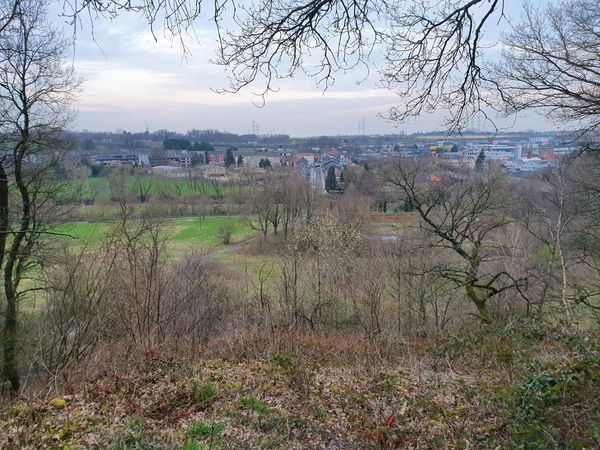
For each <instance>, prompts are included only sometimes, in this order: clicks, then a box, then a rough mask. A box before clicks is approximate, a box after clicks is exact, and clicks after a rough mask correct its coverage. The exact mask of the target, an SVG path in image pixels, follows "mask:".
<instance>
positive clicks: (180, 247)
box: [55, 216, 254, 252]
mask: <svg viewBox="0 0 600 450" xmlns="http://www.w3.org/2000/svg"><path fill="white" fill-rule="evenodd" d="M228 222H230V223H232V224H233V226H234V232H233V238H232V243H236V242H239V241H242V240H244V239H247V238H249V237H250V236H252V235H253V234H254V231H253V230H251V229H250V228H249V226H248V225H247V223H246V221H245V219H244V218H242V217H225V216H219V217H205V218H191V219H188V218H186V219H171V220H166V221H165V234H166V236H167V241H168V245H169V249H171V250H174V251H176V252H177V251H185V250H186V249H192V248H210V247H218V246H222V245H223V244H222V243H221V239H220V238H219V236H218V233H219V228H220V227H221V226H222V225H223V224H225V223H228ZM113 227H114V223H112V222H98V223H91V222H75V223H66V224H62V225H60V226H57V227H56V228H55V231H56V232H58V233H64V234H65V235H68V236H70V237H68V236H66V237H65V239H75V240H76V242H77V243H79V244H84V243H86V244H88V245H92V246H95V245H100V244H101V243H102V242H103V241H104V240H105V239H107V238H108V237H109V236H110V233H111V232H112V230H113Z"/></svg>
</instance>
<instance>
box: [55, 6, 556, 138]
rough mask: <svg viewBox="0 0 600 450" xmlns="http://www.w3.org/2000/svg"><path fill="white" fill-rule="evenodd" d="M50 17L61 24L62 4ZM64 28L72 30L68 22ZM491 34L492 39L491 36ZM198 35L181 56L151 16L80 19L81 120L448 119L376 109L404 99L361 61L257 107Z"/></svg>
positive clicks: (281, 127)
mask: <svg viewBox="0 0 600 450" xmlns="http://www.w3.org/2000/svg"><path fill="white" fill-rule="evenodd" d="M520 3H521V2H520V0H507V5H506V13H507V14H508V16H509V17H510V18H511V19H515V20H516V19H517V18H518V15H519V5H520ZM51 17H52V18H53V19H54V20H56V23H58V24H62V23H63V22H62V20H61V19H60V18H59V17H58V12H57V11H55V10H53V11H52V12H51ZM64 29H65V33H72V32H73V29H72V27H70V26H68V25H65V26H64ZM494 34H497V33H490V35H488V39H492V40H493V39H494V38H495V36H494ZM196 36H197V41H195V40H194V39H188V40H187V43H188V46H189V51H190V54H189V56H188V57H187V59H183V58H182V50H181V47H180V46H179V44H178V42H171V40H170V39H169V38H168V37H165V36H163V35H158V36H157V38H158V40H157V41H155V40H154V38H153V36H152V34H151V32H150V29H149V26H148V24H147V23H145V21H144V20H143V19H142V18H141V17H139V16H137V15H134V14H122V15H120V16H119V17H118V18H117V19H115V20H113V21H110V20H108V19H100V20H95V21H94V26H93V36H92V27H91V26H90V25H89V24H88V23H86V21H83V23H82V28H80V29H78V30H77V41H76V45H75V49H74V51H75V56H74V63H75V69H76V71H77V74H78V75H79V76H81V77H82V78H83V79H84V84H83V91H82V93H81V96H80V101H79V104H78V118H77V121H76V123H75V124H74V128H76V129H80V130H81V129H88V130H106V131H112V130H116V129H125V130H128V131H142V130H144V129H145V127H146V124H148V127H149V129H150V130H151V131H152V130H157V129H161V128H167V129H170V130H175V131H182V132H183V131H186V130H189V129H192V128H197V129H206V128H212V129H219V130H224V131H231V132H236V133H246V132H250V131H252V123H253V121H254V122H255V123H256V124H257V127H258V130H259V132H260V133H261V134H267V133H287V134H290V135H293V136H306V135H320V134H329V135H336V134H357V133H358V131H359V123H361V122H362V120H363V118H364V123H365V132H366V133H367V134H376V133H394V132H399V131H405V132H407V133H410V132H414V131H429V130H435V129H439V127H440V125H441V119H442V117H443V114H442V113H436V114H433V115H430V116H425V117H421V118H419V119H416V120H414V121H412V122H411V123H408V124H400V125H397V124H394V123H390V122H388V121H386V120H384V119H383V118H381V117H379V114H380V113H385V112H386V111H387V110H388V108H390V107H391V106H393V105H396V104H397V103H398V101H399V98H398V97H397V96H396V95H395V94H394V93H393V92H390V91H387V90H385V89H379V88H378V86H377V78H376V77H371V78H369V79H367V80H366V81H365V82H363V83H361V84H357V81H358V80H361V79H362V78H364V73H362V71H363V70H364V69H361V70H357V71H356V72H354V73H350V74H347V75H344V76H337V77H336V79H337V80H336V83H335V85H334V86H333V87H331V88H329V89H328V90H327V91H326V92H323V89H322V88H319V87H318V86H316V83H315V80H314V79H311V78H309V77H302V76H298V77H295V78H294V79H293V80H286V81H285V82H280V83H279V84H278V85H277V87H279V91H278V92H277V93H273V94H271V95H269V97H268V98H267V102H266V104H265V106H264V107H262V108H258V107H256V106H255V103H257V102H258V103H260V102H259V101H258V100H257V99H256V98H255V97H254V96H253V95H252V92H251V90H250V89H249V90H247V91H244V92H242V93H237V94H235V95H234V94H218V93H215V92H214V91H213V90H211V88H212V89H220V88H225V87H227V79H226V77H225V74H224V69H223V68H221V67H218V66H216V65H213V64H211V63H210V59H211V58H214V56H215V34H214V30H213V29H212V28H211V26H210V25H209V24H208V22H204V23H203V22H202V21H199V22H198V24H197V26H196ZM94 39H95V40H94ZM500 124H501V125H502V126H511V125H513V124H514V128H515V129H520V130H522V129H528V128H532V129H553V128H555V127H554V126H553V125H552V124H549V123H546V122H545V121H544V120H543V119H542V118H539V117H527V118H517V119H516V120H515V119H514V118H512V119H511V120H510V121H501V122H500ZM474 125H477V124H474Z"/></svg>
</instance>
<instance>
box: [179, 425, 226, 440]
mask: <svg viewBox="0 0 600 450" xmlns="http://www.w3.org/2000/svg"><path fill="white" fill-rule="evenodd" d="M224 430H225V426H224V425H220V424H210V425H209V424H207V423H204V422H194V423H193V424H192V426H191V427H190V428H189V429H188V431H187V432H186V433H185V435H186V436H187V437H188V438H190V439H204V438H207V437H214V436H218V435H219V434H221V433H222V432H223V431H224Z"/></svg>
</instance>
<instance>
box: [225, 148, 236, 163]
mask: <svg viewBox="0 0 600 450" xmlns="http://www.w3.org/2000/svg"><path fill="white" fill-rule="evenodd" d="M233 165H235V157H234V156H233V150H232V149H231V148H228V149H227V151H226V152H225V167H229V166H233Z"/></svg>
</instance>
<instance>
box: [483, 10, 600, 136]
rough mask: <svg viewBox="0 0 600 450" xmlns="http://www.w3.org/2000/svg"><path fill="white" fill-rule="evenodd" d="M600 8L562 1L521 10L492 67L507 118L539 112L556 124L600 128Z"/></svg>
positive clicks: (590, 128) (589, 128)
mask: <svg viewBox="0 0 600 450" xmlns="http://www.w3.org/2000/svg"><path fill="white" fill-rule="evenodd" d="M599 27H600V5H599V4H598V2H597V1H594V0H566V1H560V2H557V3H556V4H550V5H548V6H545V7H544V8H543V9H541V10H540V9H535V8H534V7H532V6H526V7H525V9H524V13H523V17H522V21H521V23H518V24H516V25H515V26H514V27H513V28H512V32H511V33H510V34H508V35H507V36H506V37H505V38H504V46H503V48H504V49H505V50H504V51H503V58H502V60H501V62H499V63H498V64H496V65H495V72H496V74H495V77H496V78H497V79H498V80H499V83H500V86H501V92H502V97H503V100H505V102H506V103H505V104H506V110H507V112H508V113H514V112H519V111H524V110H540V111H541V112H544V113H549V114H550V115H551V116H552V117H553V118H554V119H556V120H557V121H558V122H559V123H561V124H565V123H566V124H574V125H575V126H577V127H578V128H583V129H585V130H596V129H598V127H599V126H600V91H599V88H600V38H599V36H598V28H599Z"/></svg>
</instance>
